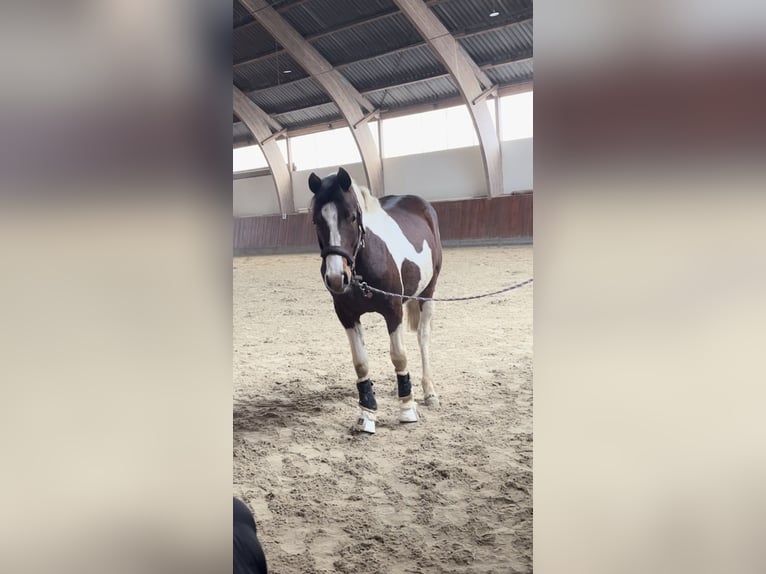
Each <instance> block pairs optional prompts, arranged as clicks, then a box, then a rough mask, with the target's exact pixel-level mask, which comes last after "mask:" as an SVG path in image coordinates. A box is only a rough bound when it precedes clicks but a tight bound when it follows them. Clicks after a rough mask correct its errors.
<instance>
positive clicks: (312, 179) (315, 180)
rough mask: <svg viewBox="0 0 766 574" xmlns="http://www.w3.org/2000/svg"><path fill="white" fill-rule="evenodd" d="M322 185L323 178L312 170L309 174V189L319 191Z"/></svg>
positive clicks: (313, 191)
mask: <svg viewBox="0 0 766 574" xmlns="http://www.w3.org/2000/svg"><path fill="white" fill-rule="evenodd" d="M320 187H322V180H321V179H320V177H319V176H318V175H317V174H315V173H313V172H312V173H311V175H310V176H309V189H310V190H311V193H316V192H318V191H319V188H320Z"/></svg>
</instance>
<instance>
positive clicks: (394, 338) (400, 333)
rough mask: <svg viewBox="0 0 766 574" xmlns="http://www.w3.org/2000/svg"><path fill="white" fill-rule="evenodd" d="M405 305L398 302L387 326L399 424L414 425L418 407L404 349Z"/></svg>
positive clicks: (389, 313) (387, 320)
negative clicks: (403, 318) (403, 320)
mask: <svg viewBox="0 0 766 574" xmlns="http://www.w3.org/2000/svg"><path fill="white" fill-rule="evenodd" d="M403 314H404V313H403V305H402V303H401V302H400V301H397V302H396V303H394V304H393V305H392V308H391V310H390V311H389V312H388V313H386V326H387V327H388V335H389V338H390V339H391V347H390V351H391V362H392V363H393V364H394V370H395V371H396V383H397V392H398V395H399V422H402V423H414V422H416V421H417V420H418V415H417V405H416V404H415V399H414V397H413V395H412V383H411V382H410V372H409V371H408V370H407V351H406V350H405V348H404V323H403V322H402V317H403Z"/></svg>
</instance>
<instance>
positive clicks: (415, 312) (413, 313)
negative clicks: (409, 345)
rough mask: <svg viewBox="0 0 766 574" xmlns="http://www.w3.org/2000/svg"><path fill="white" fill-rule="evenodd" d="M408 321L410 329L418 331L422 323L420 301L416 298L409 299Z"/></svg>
mask: <svg viewBox="0 0 766 574" xmlns="http://www.w3.org/2000/svg"><path fill="white" fill-rule="evenodd" d="M407 323H408V324H409V326H410V331H417V330H418V325H419V324H420V302H419V301H416V300H415V299H410V300H409V301H407Z"/></svg>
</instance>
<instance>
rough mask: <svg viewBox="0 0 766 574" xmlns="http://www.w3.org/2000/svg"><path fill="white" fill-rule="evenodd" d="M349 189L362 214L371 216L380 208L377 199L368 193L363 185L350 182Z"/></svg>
mask: <svg viewBox="0 0 766 574" xmlns="http://www.w3.org/2000/svg"><path fill="white" fill-rule="evenodd" d="M351 189H353V191H354V195H356V201H357V203H359V207H361V208H362V213H363V214H371V213H375V212H376V211H379V210H380V209H382V208H381V206H380V201H378V198H377V197H375V196H374V195H372V193H370V190H369V189H367V188H366V187H364V186H363V185H357V184H356V182H355V181H354V180H353V179H352V180H351Z"/></svg>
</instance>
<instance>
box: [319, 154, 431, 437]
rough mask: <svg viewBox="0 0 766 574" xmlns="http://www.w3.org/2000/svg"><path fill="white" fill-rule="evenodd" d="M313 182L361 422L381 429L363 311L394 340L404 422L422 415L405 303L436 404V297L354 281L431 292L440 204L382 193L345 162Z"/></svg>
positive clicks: (328, 279)
mask: <svg viewBox="0 0 766 574" xmlns="http://www.w3.org/2000/svg"><path fill="white" fill-rule="evenodd" d="M309 188H310V189H311V191H312V192H313V194H314V198H313V200H312V202H311V210H312V219H313V223H314V226H315V229H316V234H317V239H318V241H319V248H320V249H321V255H322V267H321V274H322V281H323V282H324V285H325V287H326V288H327V290H328V291H329V292H330V294H331V295H332V298H333V303H334V306H335V313H336V315H337V316H338V319H339V320H340V323H341V325H343V327H344V328H345V330H346V335H347V336H348V341H349V344H350V345H351V356H352V359H353V363H354V368H355V369H356V377H357V383H356V387H357V391H358V392H359V406H360V407H361V413H360V415H359V417H358V419H357V422H356V426H357V429H358V430H360V431H362V432H366V433H374V432H375V421H376V411H377V408H378V404H377V401H376V400H375V391H374V390H373V383H372V381H371V380H370V377H369V367H368V363H367V353H366V352H365V349H364V335H363V331H362V325H361V323H360V317H361V316H362V315H364V314H365V313H373V312H374V313H379V314H380V315H382V316H383V318H384V319H385V321H386V326H387V328H388V333H389V337H390V339H391V347H390V350H391V362H392V363H393V364H394V370H395V371H396V379H397V390H398V396H399V409H400V411H399V421H400V422H403V423H404V422H416V421H417V420H418V414H417V403H416V402H415V399H414V396H413V393H412V384H411V382H410V374H409V370H408V369H407V354H406V352H405V348H404V327H403V322H402V319H403V317H404V306H405V304H406V306H407V314H408V323H409V327H410V329H411V330H413V331H415V330H417V333H418V343H419V345H420V355H421V359H422V363H423V365H422V366H423V374H422V377H423V378H422V387H423V400H424V402H425V404H426V405H428V406H434V407H437V406H438V405H439V399H438V398H437V396H436V390H435V389H434V383H433V379H432V378H431V365H430V359H429V340H430V334H431V319H432V317H433V313H434V303H433V301H425V302H420V301H417V300H414V299H408V300H406V303H405V302H404V299H402V298H400V297H392V296H387V295H381V294H377V293H374V294H372V295H371V296H366V295H365V294H363V293H362V291H361V289H360V288H359V287H358V286H357V285H355V281H354V279H355V278H356V277H361V279H362V280H363V281H365V282H366V283H367V284H369V285H370V286H372V287H377V288H378V289H381V290H384V291H387V292H390V293H399V294H401V295H404V296H409V297H412V296H422V297H432V296H433V294H434V290H435V289H436V281H437V279H438V278H439V272H440V271H441V266H442V248H441V239H440V237H439V222H438V220H437V217H436V211H434V208H433V207H432V206H431V205H430V204H429V203H428V202H427V201H425V200H424V199H421V198H420V197H416V196H412V195H403V196H395V195H391V196H386V197H382V198H380V199H378V198H376V197H374V196H373V195H372V194H371V193H370V191H369V190H368V189H366V188H364V187H362V186H359V185H357V184H356V183H355V182H354V181H353V180H352V179H351V177H350V176H349V174H348V173H347V172H346V170H344V169H343V168H340V169H339V170H338V172H337V174H333V175H329V176H327V177H324V178H320V177H318V176H317V175H316V174H314V173H312V174H311V175H310V176H309Z"/></svg>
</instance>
